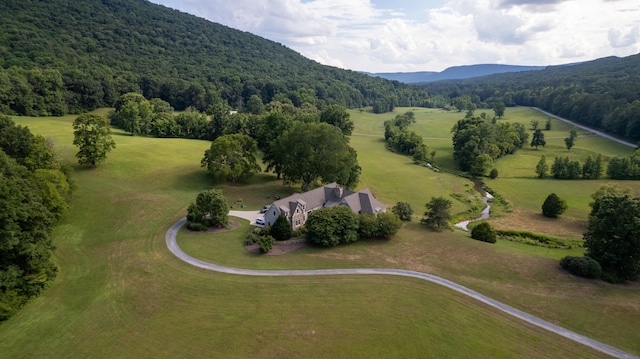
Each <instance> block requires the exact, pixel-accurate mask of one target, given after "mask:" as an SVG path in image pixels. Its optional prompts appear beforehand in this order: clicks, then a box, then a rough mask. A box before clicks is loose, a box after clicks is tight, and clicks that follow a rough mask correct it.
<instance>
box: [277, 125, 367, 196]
mask: <svg viewBox="0 0 640 359" xmlns="http://www.w3.org/2000/svg"><path fill="white" fill-rule="evenodd" d="M270 155H272V156H273V159H272V163H273V167H274V168H276V171H281V172H282V175H283V176H284V179H285V180H286V181H288V182H302V184H303V188H304V189H305V190H309V188H310V186H311V184H312V183H314V182H316V181H318V180H320V181H321V182H323V183H331V182H337V183H340V184H341V185H343V186H344V187H346V188H354V187H355V186H356V185H357V184H358V181H359V178H360V171H361V169H360V166H358V160H357V156H356V152H355V150H354V149H353V148H351V147H350V146H349V141H348V138H346V137H345V136H343V134H342V131H340V130H339V129H338V128H336V127H334V126H331V125H329V124H327V123H305V122H295V123H294V124H293V127H291V128H290V129H289V130H287V131H285V132H284V133H283V134H282V135H280V136H279V137H278V138H277V139H276V140H275V141H274V143H273V145H272V147H271V150H270Z"/></svg>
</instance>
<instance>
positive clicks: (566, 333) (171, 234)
mask: <svg viewBox="0 0 640 359" xmlns="http://www.w3.org/2000/svg"><path fill="white" fill-rule="evenodd" d="M233 212H240V211H233ZM230 214H231V213H230ZM186 222H187V219H186V218H182V219H181V220H179V221H178V222H176V223H174V224H173V225H172V226H171V227H170V228H169V230H168V231H167V234H166V237H165V239H166V243H167V247H168V248H169V251H171V253H173V254H174V255H175V256H176V257H178V258H179V259H181V260H182V261H184V262H187V263H189V264H191V265H193V266H196V267H198V268H202V269H207V270H212V271H216V272H220V273H227V274H239V275H249V276H260V277H287V276H316V275H361V274H369V275H397V276H402V277H411V278H418V279H423V280H426V281H429V282H432V283H436V284H440V285H442V286H445V287H447V288H449V289H453V290H455V291H456V292H459V293H462V294H464V295H466V296H469V297H471V298H474V299H477V300H479V301H480V302H482V303H485V304H487V305H490V306H492V307H494V308H496V309H498V310H501V311H503V312H505V313H507V314H510V315H512V316H514V317H516V318H519V319H522V320H524V321H525V322H527V323H530V324H533V325H535V326H538V327H540V328H542V329H546V330H548V331H551V332H553V333H556V334H558V335H561V336H563V337H565V338H567V339H571V340H573V341H575V342H577V343H580V344H584V345H586V346H588V347H591V348H593V349H595V350H597V351H600V352H602V353H605V354H608V355H611V356H613V357H616V358H624V359H640V358H639V357H637V356H635V355H631V354H629V353H627V352H624V351H622V350H619V349H616V348H614V347H612V346H610V345H607V344H604V343H601V342H599V341H597V340H594V339H591V338H588V337H585V336H584V335H581V334H578V333H576V332H572V331H570V330H568V329H565V328H563V327H561V326H558V325H555V324H552V323H550V322H547V321H545V320H542V319H540V318H538V317H536V316H533V315H531V314H528V313H525V312H523V311H521V310H519V309H516V308H514V307H512V306H509V305H506V304H504V303H501V302H499V301H497V300H494V299H491V298H489V297H487V296H485V295H482V294H480V293H478V292H476V291H474V290H471V289H469V288H467V287H465V286H462V285H460V284H457V283H454V282H452V281H450V280H447V279H444V278H440V277H438V276H435V275H432V274H427V273H421V272H416V271H410V270H404V269H390V268H356V269H287V270H258V269H242V268H231V267H225V266H221V265H217V264H213V263H208V262H205V261H201V260H199V259H196V258H193V257H191V256H190V255H188V254H186V253H185V252H183V251H182V249H180V247H178V243H177V241H176V235H177V234H178V231H179V230H180V228H182V226H183V225H184V224H185V223H186Z"/></svg>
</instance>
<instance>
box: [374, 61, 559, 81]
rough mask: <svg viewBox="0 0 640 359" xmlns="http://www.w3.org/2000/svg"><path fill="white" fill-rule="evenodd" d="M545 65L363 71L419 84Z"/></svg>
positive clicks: (542, 67) (485, 65) (532, 69)
mask: <svg viewBox="0 0 640 359" xmlns="http://www.w3.org/2000/svg"><path fill="white" fill-rule="evenodd" d="M545 68H547V66H526V65H503V64H474V65H461V66H451V67H448V68H446V69H444V70H442V71H440V72H437V71H416V72H364V73H365V74H367V75H369V76H372V77H381V78H384V79H387V80H392V81H399V82H402V83H406V84H419V83H426V82H434V81H441V80H464V79H470V78H475V77H482V76H487V75H494V74H502V73H511V72H523V71H537V70H543V69H545Z"/></svg>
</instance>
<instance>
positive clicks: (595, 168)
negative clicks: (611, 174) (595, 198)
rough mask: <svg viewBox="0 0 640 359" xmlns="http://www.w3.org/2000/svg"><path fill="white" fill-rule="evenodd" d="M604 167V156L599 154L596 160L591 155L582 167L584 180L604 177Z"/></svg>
mask: <svg viewBox="0 0 640 359" xmlns="http://www.w3.org/2000/svg"><path fill="white" fill-rule="evenodd" d="M602 166H603V165H602V154H600V153H599V154H598V156H597V157H596V159H595V160H594V159H593V156H591V155H589V157H587V160H586V161H585V162H584V165H582V178H585V179H599V178H600V177H601V176H602V171H603V167H602Z"/></svg>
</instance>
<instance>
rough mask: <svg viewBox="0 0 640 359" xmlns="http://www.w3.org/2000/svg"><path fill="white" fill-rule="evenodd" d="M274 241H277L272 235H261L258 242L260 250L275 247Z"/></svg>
mask: <svg viewBox="0 0 640 359" xmlns="http://www.w3.org/2000/svg"><path fill="white" fill-rule="evenodd" d="M273 241H275V238H273V237H272V236H262V237H260V239H258V244H259V245H260V251H262V253H267V252H269V251H270V250H271V248H273Z"/></svg>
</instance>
